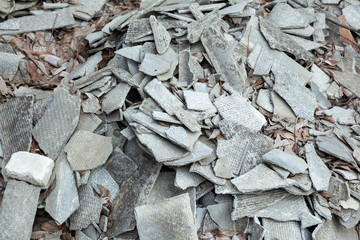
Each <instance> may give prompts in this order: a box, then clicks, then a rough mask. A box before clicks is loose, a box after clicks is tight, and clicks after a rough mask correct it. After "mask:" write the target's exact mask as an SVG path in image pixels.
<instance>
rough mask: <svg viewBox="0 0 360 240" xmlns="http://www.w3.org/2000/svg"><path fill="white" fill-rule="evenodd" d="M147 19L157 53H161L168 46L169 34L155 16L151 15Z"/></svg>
mask: <svg viewBox="0 0 360 240" xmlns="http://www.w3.org/2000/svg"><path fill="white" fill-rule="evenodd" d="M149 21H150V25H151V30H152V31H153V35H154V40H155V45H156V50H157V52H158V53H159V54H163V53H165V51H166V50H167V49H168V48H169V46H170V41H171V37H170V34H169V33H168V31H167V30H166V28H164V26H163V25H161V23H160V22H159V21H158V20H157V19H156V17H155V16H153V15H151V16H150V18H149Z"/></svg>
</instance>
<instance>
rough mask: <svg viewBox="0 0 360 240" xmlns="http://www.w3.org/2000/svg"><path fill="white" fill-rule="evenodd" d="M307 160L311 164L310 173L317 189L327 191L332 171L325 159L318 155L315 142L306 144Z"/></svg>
mask: <svg viewBox="0 0 360 240" xmlns="http://www.w3.org/2000/svg"><path fill="white" fill-rule="evenodd" d="M305 151H306V161H307V163H308V165H309V174H310V178H311V181H312V183H313V186H314V188H315V189H316V191H327V190H328V187H329V181H330V177H331V172H330V170H329V169H328V167H327V166H326V165H325V163H324V162H323V160H322V159H321V158H320V157H319V156H318V155H317V153H316V151H315V148H314V145H313V144H310V143H309V144H306V145H305Z"/></svg>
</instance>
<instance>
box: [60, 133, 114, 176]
mask: <svg viewBox="0 0 360 240" xmlns="http://www.w3.org/2000/svg"><path fill="white" fill-rule="evenodd" d="M112 150H113V146H112V143H111V138H110V137H104V136H101V135H99V134H95V133H92V132H89V131H84V130H79V131H78V132H76V133H75V134H74V135H73V136H72V137H71V139H70V141H69V142H68V143H67V144H66V146H65V147H64V151H65V152H66V153H67V156H68V160H69V163H70V165H71V168H72V169H73V170H74V171H75V170H81V171H83V170H90V169H94V168H97V167H99V166H101V165H103V164H104V163H105V162H106V160H107V159H108V158H109V156H110V154H111V152H112Z"/></svg>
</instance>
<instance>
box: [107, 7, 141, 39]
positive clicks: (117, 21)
mask: <svg viewBox="0 0 360 240" xmlns="http://www.w3.org/2000/svg"><path fill="white" fill-rule="evenodd" d="M137 13H138V11H137V10H135V11H130V12H127V13H125V14H120V15H118V16H117V17H115V18H114V19H112V20H111V21H110V22H109V23H107V24H106V25H105V26H104V27H103V28H102V29H101V31H103V32H105V33H107V34H111V32H112V31H114V30H115V29H116V28H117V27H119V26H120V25H122V24H123V23H124V22H125V21H126V20H128V19H129V18H130V17H132V16H133V15H136V14H137Z"/></svg>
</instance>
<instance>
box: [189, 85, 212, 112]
mask: <svg viewBox="0 0 360 240" xmlns="http://www.w3.org/2000/svg"><path fill="white" fill-rule="evenodd" d="M183 94H184V98H185V102H186V106H187V108H188V109H189V110H195V111H213V112H216V109H215V107H214V105H213V104H212V103H211V101H210V98H209V94H208V93H203V92H195V91H190V90H184V91H183Z"/></svg>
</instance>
